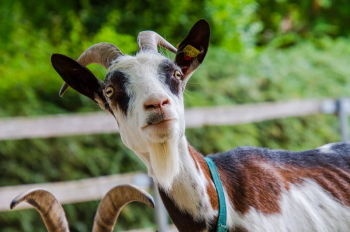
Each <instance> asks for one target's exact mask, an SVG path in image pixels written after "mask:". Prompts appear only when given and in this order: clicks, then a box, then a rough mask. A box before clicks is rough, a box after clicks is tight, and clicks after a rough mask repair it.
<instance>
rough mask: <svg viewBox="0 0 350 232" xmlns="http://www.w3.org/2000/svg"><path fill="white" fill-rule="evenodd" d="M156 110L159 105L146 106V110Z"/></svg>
mask: <svg viewBox="0 0 350 232" xmlns="http://www.w3.org/2000/svg"><path fill="white" fill-rule="evenodd" d="M155 108H157V105H152V104H150V105H146V104H145V109H146V110H149V109H155Z"/></svg>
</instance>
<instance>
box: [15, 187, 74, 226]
mask: <svg viewBox="0 0 350 232" xmlns="http://www.w3.org/2000/svg"><path fill="white" fill-rule="evenodd" d="M22 201H25V202H27V203H29V204H31V205H32V206H34V207H35V208H36V209H37V210H38V211H39V213H40V214H41V217H42V218H43V220H44V223H45V225H46V228H47V230H48V231H49V232H69V227H68V222H67V218H66V215H65V213H64V210H63V208H62V206H61V204H60V203H58V201H57V200H56V198H55V197H54V196H53V195H52V194H51V193H50V192H48V191H46V190H44V189H33V190H30V191H28V192H25V193H22V194H20V195H18V196H17V197H16V198H15V199H14V200H13V201H12V202H11V205H10V208H11V209H13V208H14V207H16V206H17V205H18V204H19V203H21V202H22Z"/></svg>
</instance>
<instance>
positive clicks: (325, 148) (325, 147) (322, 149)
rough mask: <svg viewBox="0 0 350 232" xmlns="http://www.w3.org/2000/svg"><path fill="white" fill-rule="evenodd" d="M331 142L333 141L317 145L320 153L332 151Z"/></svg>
mask: <svg viewBox="0 0 350 232" xmlns="http://www.w3.org/2000/svg"><path fill="white" fill-rule="evenodd" d="M333 144H334V143H328V144H326V145H323V146H321V147H319V148H318V150H319V151H320V152H322V153H334V151H333V150H332V149H331V148H332V145H333Z"/></svg>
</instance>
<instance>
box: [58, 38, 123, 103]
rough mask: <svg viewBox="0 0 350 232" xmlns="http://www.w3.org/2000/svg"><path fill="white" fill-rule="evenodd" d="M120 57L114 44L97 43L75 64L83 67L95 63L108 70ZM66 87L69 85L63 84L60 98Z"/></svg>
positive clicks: (120, 53)
mask: <svg viewBox="0 0 350 232" xmlns="http://www.w3.org/2000/svg"><path fill="white" fill-rule="evenodd" d="M120 55H123V53H122V52H121V51H120V50H119V48H118V47H117V46H115V45H114V44H111V43H98V44H95V45H93V46H91V47H89V48H88V49H87V50H86V51H85V52H83V54H81V55H80V57H79V58H78V59H77V62H78V63H80V64H81V65H83V66H88V65H89V64H93V63H96V64H100V65H102V66H103V67H105V68H106V69H108V68H109V66H110V65H111V62H112V61H113V60H115V59H116V58H117V57H118V56H120ZM68 87H69V85H68V84H67V83H63V85H62V87H61V90H60V93H59V94H60V96H61V97H62V96H63V94H64V92H65V91H66V90H67V89H68Z"/></svg>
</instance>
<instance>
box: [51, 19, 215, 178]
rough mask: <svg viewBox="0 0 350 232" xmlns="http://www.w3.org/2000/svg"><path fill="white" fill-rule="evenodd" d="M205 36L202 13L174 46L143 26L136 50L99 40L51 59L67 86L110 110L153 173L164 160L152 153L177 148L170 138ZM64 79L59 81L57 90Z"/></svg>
mask: <svg viewBox="0 0 350 232" xmlns="http://www.w3.org/2000/svg"><path fill="white" fill-rule="evenodd" d="M209 37H210V28H209V24H208V23H207V21H205V20H203V19H202V20H199V21H198V22H197V23H196V24H195V25H194V26H193V27H192V29H191V30H190V32H189V34H188V35H187V37H186V38H185V39H184V40H183V41H182V42H181V43H180V44H179V45H178V50H177V49H176V48H175V47H173V46H172V45H171V44H169V43H168V42H167V41H166V40H165V39H164V38H162V37H161V36H160V35H158V34H157V33H155V32H152V31H143V32H141V33H140V34H139V36H138V41H137V42H138V46H139V52H138V53H137V54H136V55H135V56H128V55H123V53H122V52H121V51H120V50H119V49H118V48H117V47H116V46H114V45H112V44H108V43H100V44H96V45H94V46H92V47H90V48H89V49H88V50H86V51H85V52H84V53H83V54H82V55H81V56H80V57H79V58H78V60H77V61H75V60H73V59H71V58H69V57H66V56H64V55H60V54H53V55H52V59H51V60H52V64H53V67H54V68H55V70H56V71H57V72H58V73H59V74H60V75H61V77H62V78H63V80H64V81H65V82H66V83H67V84H68V85H69V86H71V87H72V88H73V89H75V90H76V91H78V92H79V93H81V94H83V95H85V96H87V97H89V98H90V99H92V100H93V101H95V102H96V103H97V104H98V105H99V106H100V107H101V108H102V109H103V110H105V111H107V112H110V113H111V114H113V116H114V117H115V118H116V120H117V122H118V125H119V129H120V134H121V137H122V140H123V143H124V144H125V145H126V146H127V147H129V148H130V149H132V150H133V151H134V152H135V153H136V154H137V155H138V156H139V157H140V158H141V160H143V161H144V163H145V164H146V165H147V166H148V168H149V171H150V174H152V172H156V171H155V170H154V169H155V168H154V167H155V166H164V165H161V164H160V165H156V164H155V163H154V162H156V160H158V161H159V160H160V159H162V158H161V157H158V159H155V157H152V155H153V154H158V153H162V152H160V151H162V150H168V151H170V152H168V153H171V151H174V149H175V148H174V146H172V145H171V144H173V145H174V144H177V143H178V140H179V139H180V138H182V137H183V136H184V133H185V121H184V105H183V91H184V88H185V85H186V83H187V81H188V79H189V78H190V76H191V75H192V74H193V72H194V71H195V70H196V69H197V68H198V67H199V66H200V64H201V63H202V62H203V60H204V58H205V55H206V53H207V50H208V46H209ZM157 46H161V47H164V48H166V49H168V50H170V51H171V52H174V53H176V56H175V60H174V61H171V60H170V59H169V58H167V57H165V56H163V55H161V54H160V53H158V50H157ZM91 63H98V64H101V65H103V66H104V67H105V68H107V69H108V73H107V75H106V79H105V81H104V82H101V81H100V80H98V79H97V78H96V77H95V76H94V75H93V74H92V73H91V72H90V71H89V70H88V69H87V68H86V67H85V66H86V65H88V64H91ZM67 84H65V85H63V86H62V89H61V91H60V94H61V95H62V94H63V92H64V91H65V90H66V88H67V87H68V85H67ZM170 147H172V148H170ZM163 153H164V152H163ZM149 154H152V155H149ZM170 157H171V156H170ZM172 158H173V159H176V157H172ZM174 162H176V160H169V162H168V163H174ZM152 163H153V164H152ZM152 166H153V168H152ZM166 166H167V165H165V167H164V168H166V169H169V168H170V167H166ZM172 173H176V170H174V171H172Z"/></svg>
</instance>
